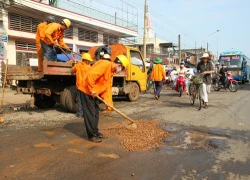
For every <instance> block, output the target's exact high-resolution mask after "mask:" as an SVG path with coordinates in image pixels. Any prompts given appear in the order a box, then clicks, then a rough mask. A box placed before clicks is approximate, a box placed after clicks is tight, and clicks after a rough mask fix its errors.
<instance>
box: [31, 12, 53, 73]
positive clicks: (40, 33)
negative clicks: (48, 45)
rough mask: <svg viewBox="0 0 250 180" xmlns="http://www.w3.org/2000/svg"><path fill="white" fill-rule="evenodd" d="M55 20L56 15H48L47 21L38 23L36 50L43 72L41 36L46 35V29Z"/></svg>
mask: <svg viewBox="0 0 250 180" xmlns="http://www.w3.org/2000/svg"><path fill="white" fill-rule="evenodd" d="M53 22H55V17H54V16H47V18H46V21H45V22H42V23H40V24H38V26H37V30H36V52H37V58H38V71H39V72H41V71H42V70H43V50H42V47H41V42H40V40H41V37H44V36H45V35H44V29H45V28H46V26H47V25H48V24H50V23H53Z"/></svg>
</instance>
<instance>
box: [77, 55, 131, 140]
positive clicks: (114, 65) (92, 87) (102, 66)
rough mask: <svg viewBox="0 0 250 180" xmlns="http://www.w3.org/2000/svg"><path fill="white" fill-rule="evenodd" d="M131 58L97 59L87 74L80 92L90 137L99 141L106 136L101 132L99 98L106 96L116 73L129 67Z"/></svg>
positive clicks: (122, 56)
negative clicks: (99, 125)
mask: <svg viewBox="0 0 250 180" xmlns="http://www.w3.org/2000/svg"><path fill="white" fill-rule="evenodd" d="M128 64H129V60H128V59H127V57H126V56H124V55H119V56H117V57H116V59H115V61H114V62H111V61H107V60H103V59H101V60H99V61H97V62H96V63H95V64H94V65H93V66H92V67H91V69H90V70H89V71H88V72H87V74H86V75H85V77H84V79H85V83H84V84H83V87H82V89H81V90H82V91H81V93H80V97H81V102H82V107H83V117H84V122H85V126H86V131H87V135H88V139H89V140H90V141H92V142H95V143H99V142H102V139H105V138H106V137H105V136H104V135H103V134H102V133H100V132H99V129H98V123H99V100H98V98H96V97H97V96H101V97H102V98H104V97H105V96H106V94H107V93H108V90H109V88H110V86H111V84H112V78H113V75H114V73H119V72H121V71H123V70H125V69H126V68H127V66H128Z"/></svg>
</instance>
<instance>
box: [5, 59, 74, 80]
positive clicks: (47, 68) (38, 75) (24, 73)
mask: <svg viewBox="0 0 250 180" xmlns="http://www.w3.org/2000/svg"><path fill="white" fill-rule="evenodd" d="M74 64H75V62H74V61H73V60H69V61H67V62H55V61H47V60H44V62H43V71H42V72H38V71H37V67H32V66H18V65H8V72H7V80H39V79H42V78H43V77H44V76H46V75H57V76H74V73H72V70H71V69H72V67H73V66H74ZM5 67H6V65H5V64H4V63H3V64H2V73H4V72H5Z"/></svg>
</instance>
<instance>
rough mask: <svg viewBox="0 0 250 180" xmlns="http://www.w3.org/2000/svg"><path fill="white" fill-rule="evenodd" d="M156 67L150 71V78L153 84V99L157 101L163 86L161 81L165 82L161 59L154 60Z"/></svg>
mask: <svg viewBox="0 0 250 180" xmlns="http://www.w3.org/2000/svg"><path fill="white" fill-rule="evenodd" d="M154 63H155V64H156V65H154V67H153V69H152V73H151V76H150V79H151V80H154V83H155V99H156V100H158V99H159V98H160V93H161V89H162V86H163V81H166V73H165V70H164V67H163V65H162V64H161V63H162V59H161V58H159V57H158V58H156V60H155V62H154Z"/></svg>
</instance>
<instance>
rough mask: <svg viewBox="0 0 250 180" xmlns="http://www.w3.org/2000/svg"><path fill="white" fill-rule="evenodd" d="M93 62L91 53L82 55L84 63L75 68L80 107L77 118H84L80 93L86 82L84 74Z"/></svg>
mask: <svg viewBox="0 0 250 180" xmlns="http://www.w3.org/2000/svg"><path fill="white" fill-rule="evenodd" d="M92 61H93V59H92V58H91V56H90V54H89V53H84V54H82V62H80V63H77V64H76V65H75V66H74V67H73V68H72V72H74V73H76V88H77V105H78V111H77V114H76V115H77V116H78V117H82V116H83V110H82V103H81V98H80V91H81V88H82V87H83V83H84V82H85V81H84V80H83V77H84V74H86V73H87V72H88V71H89V70H90V68H91V66H90V63H91V62H92Z"/></svg>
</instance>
